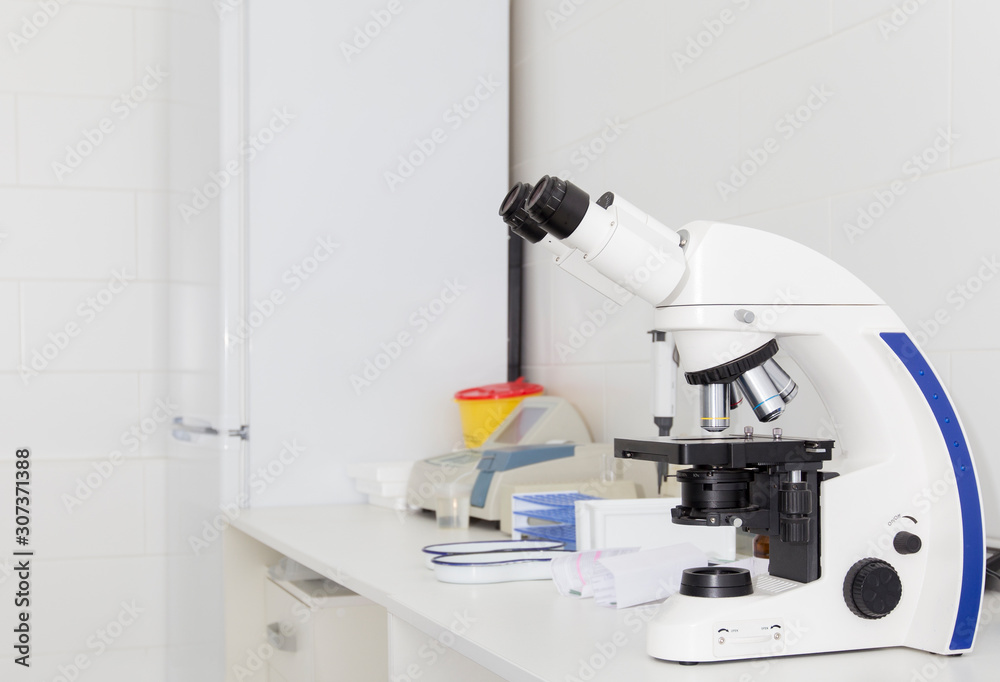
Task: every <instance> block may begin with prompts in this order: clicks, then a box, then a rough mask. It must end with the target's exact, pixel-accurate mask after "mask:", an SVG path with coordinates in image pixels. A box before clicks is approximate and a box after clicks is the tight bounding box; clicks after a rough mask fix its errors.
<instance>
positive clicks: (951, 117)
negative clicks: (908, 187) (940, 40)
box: [948, 1, 955, 169]
mask: <svg viewBox="0 0 1000 682" xmlns="http://www.w3.org/2000/svg"><path fill="white" fill-rule="evenodd" d="M954 131H955V3H954V2H951V1H949V2H948V132H949V133H954ZM954 147H955V145H953V144H950V145H948V168H949V169H950V168H952V158H953V156H954V152H953V151H952V150H953V149H954Z"/></svg>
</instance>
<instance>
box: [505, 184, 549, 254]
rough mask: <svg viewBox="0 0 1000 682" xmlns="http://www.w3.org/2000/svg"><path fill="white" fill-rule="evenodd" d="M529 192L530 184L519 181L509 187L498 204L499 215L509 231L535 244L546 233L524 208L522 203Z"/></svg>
mask: <svg viewBox="0 0 1000 682" xmlns="http://www.w3.org/2000/svg"><path fill="white" fill-rule="evenodd" d="M530 194H531V185H529V184H527V183H526V182H519V183H517V184H516V185H514V186H513V187H511V188H510V191H509V192H507V196H505V197H504V199H503V203H501V204H500V217H501V218H503V221H504V222H505V223H507V225H508V226H509V227H510V229H511V232H513V233H514V234H516V235H517V236H519V237H522V238H523V239H526V240H527V241H529V242H531V243H532V244H537V243H538V242H540V241H542V240H543V239H545V237H546V235H547V234H548V233H547V232H546V231H545V230H543V229H542V228H541V227H540V226H539V225H538V223H536V222H535V221H534V220H532V218H531V216H529V215H528V212H527V211H526V210H525V209H524V204H525V202H526V201H527V199H528V196H529V195H530Z"/></svg>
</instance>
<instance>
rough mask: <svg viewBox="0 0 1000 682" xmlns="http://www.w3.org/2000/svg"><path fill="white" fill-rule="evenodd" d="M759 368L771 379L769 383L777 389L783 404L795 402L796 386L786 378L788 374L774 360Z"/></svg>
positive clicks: (797, 391)
mask: <svg viewBox="0 0 1000 682" xmlns="http://www.w3.org/2000/svg"><path fill="white" fill-rule="evenodd" d="M761 367H763V368H764V371H765V372H767V376H769V377H771V381H772V382H773V383H774V386H775V387H776V388H777V389H778V394H779V395H780V396H781V399H782V400H784V401H785V404H786V405H787V404H788V403H790V402H792V401H793V400H795V396H796V395H798V393H799V387H798V385H797V384H796V383H795V382H794V381H792V378H791V377H790V376H788V373H787V372H785V370H783V369H782V368H781V365H779V364H778V363H777V362H775V361H774V358H771V359H770V360H768V361H767V362H765V363H764V364H763V365H761Z"/></svg>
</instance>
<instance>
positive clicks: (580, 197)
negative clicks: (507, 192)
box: [524, 175, 590, 239]
mask: <svg viewBox="0 0 1000 682" xmlns="http://www.w3.org/2000/svg"><path fill="white" fill-rule="evenodd" d="M524 207H525V209H526V210H527V211H528V215H529V216H531V218H533V219H534V220H535V222H537V223H538V224H539V225H540V226H541V227H542V228H543V229H544V230H545V231H546V232H548V233H549V234H551V235H552V236H553V237H555V238H556V239H565V238H566V237H568V236H570V235H571V234H573V231H574V230H576V228H577V227H578V226H579V225H580V223H581V222H583V217H584V215H586V213H587V209H588V208H589V207H590V195H588V194H587V193H586V192H584V191H583V190H582V189H580V188H579V187H577V186H576V185H574V184H573V183H572V182H567V181H566V180H560V179H559V178H557V177H555V176H551V175H545V176H543V177H542V179H541V180H539V181H538V183H537V184H536V185H535V189H534V190H533V191H532V192H531V196H529V197H528V201H527V203H526V204H525V206H524Z"/></svg>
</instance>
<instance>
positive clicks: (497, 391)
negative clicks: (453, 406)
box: [455, 377, 545, 400]
mask: <svg viewBox="0 0 1000 682" xmlns="http://www.w3.org/2000/svg"><path fill="white" fill-rule="evenodd" d="M544 390H545V388H544V387H542V386H541V385H540V384H528V383H525V381H524V377H520V378H519V379H518V380H517V381H505V382H504V383H502V384H489V385H488V386H476V387H475V388H467V389H465V390H464V391H459V392H458V393H456V394H455V400H501V399H503V398H522V397H524V396H527V395H537V394H539V393H541V392H542V391H544Z"/></svg>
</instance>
